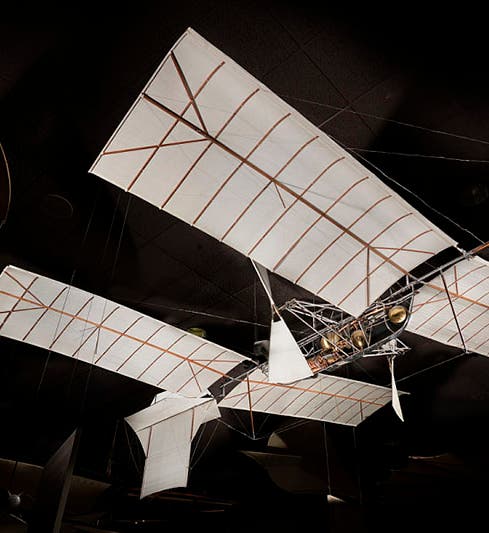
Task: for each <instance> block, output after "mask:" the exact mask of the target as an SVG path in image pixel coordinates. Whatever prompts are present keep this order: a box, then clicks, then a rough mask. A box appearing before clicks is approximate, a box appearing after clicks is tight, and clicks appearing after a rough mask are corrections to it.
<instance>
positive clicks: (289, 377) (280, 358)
mask: <svg viewBox="0 0 489 533" xmlns="http://www.w3.org/2000/svg"><path fill="white" fill-rule="evenodd" d="M251 262H252V264H253V267H254V268H255V270H256V273H257V275H258V279H259V280H260V282H261V284H262V285H263V288H264V289H265V292H266V294H267V296H268V299H269V300H270V306H271V308H272V324H271V328H270V349H269V353H268V380H269V381H270V382H271V383H291V382H293V381H297V380H299V379H304V378H307V377H311V376H312V375H313V372H312V371H311V369H310V367H309V365H308V363H307V361H306V358H305V357H304V354H303V353H302V351H301V349H300V348H299V345H298V344H297V342H296V340H295V339H294V336H293V335H292V333H291V331H290V329H289V327H288V326H287V324H286V323H285V321H284V319H283V318H282V316H281V315H280V312H279V310H278V308H277V306H276V304H275V302H274V300H273V296H272V288H271V285H270V278H269V277H268V272H267V270H266V268H265V267H263V266H262V265H260V264H258V263H256V262H255V261H253V260H251Z"/></svg>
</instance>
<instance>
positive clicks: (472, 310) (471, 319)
mask: <svg viewBox="0 0 489 533" xmlns="http://www.w3.org/2000/svg"><path fill="white" fill-rule="evenodd" d="M443 276H444V277H445V283H446V285H447V289H448V294H447V292H446V290H445V287H444V284H443V280H442V278H441V276H437V277H436V278H434V279H433V280H431V281H430V282H429V283H426V284H425V285H424V286H423V287H422V288H421V289H420V290H419V292H418V293H416V294H415V296H414V302H413V310H412V314H411V318H410V319H409V322H408V324H407V327H406V329H407V330H408V331H412V332H413V333H418V334H420V335H423V336H425V337H428V338H430V339H434V340H436V341H439V342H442V343H444V344H448V345H450V346H458V347H459V348H464V342H465V346H466V347H467V350H471V351H473V352H477V353H479V354H482V355H489V263H488V262H487V261H485V260H484V259H482V258H480V257H472V258H469V259H464V260H462V261H461V262H459V263H457V264H455V265H454V266H452V267H450V268H449V269H447V270H446V271H444V272H443ZM450 300H451V304H452V305H453V308H454V311H455V315H456V316H457V320H455V316H454V313H453V311H452V307H451V305H450ZM457 322H458V326H457ZM459 328H460V332H461V333H462V335H463V340H464V342H462V338H461V336H460V332H459Z"/></svg>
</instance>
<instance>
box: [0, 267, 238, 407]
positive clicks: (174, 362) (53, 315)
mask: <svg viewBox="0 0 489 533" xmlns="http://www.w3.org/2000/svg"><path fill="white" fill-rule="evenodd" d="M0 335H3V336H5V337H10V338H12V339H16V340H20V341H24V342H27V343H29V344H34V345H36V346H40V347H42V348H46V349H49V350H53V351H55V352H58V353H61V354H64V355H68V356H70V357H74V358H77V359H81V360H82V361H86V362H87V363H92V364H94V365H97V366H100V367H102V368H106V369H107V370H112V371H113V372H117V373H119V374H122V375H124V376H129V377H131V378H134V379H137V380H139V381H143V382H145V383H150V384H151V385H155V386H157V387H160V388H162V389H167V390H170V391H172V392H176V393H181V394H184V395H185V396H195V397H197V396H201V395H202V394H203V393H205V391H206V390H207V388H208V387H209V386H210V385H212V383H214V382H215V381H217V380H218V379H220V378H221V377H222V376H223V375H225V374H226V373H227V372H229V370H231V369H232V368H234V367H235V366H236V365H237V364H239V363H240V362H242V361H244V360H246V359H247V358H246V357H243V356H242V355H239V354H238V353H236V352H233V351H231V350H226V349H225V348H223V347H222V346H218V345H217V344H214V343H212V342H209V341H207V340H205V339H202V338H200V337H197V336H195V335H192V334H191V333H187V332H185V331H183V330H181V329H178V328H176V327H174V326H170V325H169V324H166V323H164V322H161V321H158V320H155V319H154V318H151V317H149V316H146V315H143V314H141V313H138V312H137V311H134V310H133V309H129V308H127V307H124V306H122V305H118V304H116V303H115V302H111V301H110V300H106V299H105V298H101V297H100V296H95V295H93V294H90V293H88V292H85V291H82V290H80V289H77V288H75V287H71V286H69V285H66V284H65V283H60V282H58V281H54V280H52V279H49V278H46V277H43V276H38V275H36V274H34V273H32V272H27V271H26V270H21V269H19V268H15V267H12V266H9V267H6V268H5V270H4V271H3V272H2V274H1V275H0Z"/></svg>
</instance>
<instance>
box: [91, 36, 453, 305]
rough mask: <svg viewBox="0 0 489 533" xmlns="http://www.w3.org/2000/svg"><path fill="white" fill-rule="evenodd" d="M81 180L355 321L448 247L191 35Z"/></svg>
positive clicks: (380, 186)
mask: <svg viewBox="0 0 489 533" xmlns="http://www.w3.org/2000/svg"><path fill="white" fill-rule="evenodd" d="M291 74H292V75H294V73H291ZM91 171H92V172H93V173H95V174H97V175H98V176H101V177H102V178H104V179H106V180H108V181H110V182H111V183H114V184H116V185H118V186H119V187H121V188H123V189H125V190H127V191H130V192H132V193H133V194H135V195H136V196H139V197H141V198H144V199H145V200H147V201H148V202H150V203H152V204H154V205H156V206H158V207H160V208H161V209H164V210H165V211H168V212H169V213H171V214H172V215H175V216H176V217H178V218H180V219H181V220H184V221H185V222H187V223H188V224H191V225H194V226H196V227H197V228H199V229H201V230H202V231H204V232H206V233H208V234H210V235H212V236H213V237H215V238H216V239H218V240H220V241H223V242H224V243H226V244H228V245H229V246H231V247H233V248H235V249H236V250H238V251H239V252H241V253H242V254H245V255H246V256H249V257H251V258H253V259H255V260H256V261H258V262H259V263H261V264H262V265H264V266H265V267H266V268H267V269H268V270H270V271H273V272H277V273H278V274H280V275H282V276H284V277H285V278H287V279H288V280H290V281H292V282H294V283H296V284H298V285H301V286H302V287H305V288H306V289H308V290H309V291H311V292H313V293H314V294H317V295H319V296H320V297H322V298H323V299H325V300H327V301H329V302H331V303H333V304H335V305H337V306H339V307H341V308H343V309H344V310H346V311H348V312H349V313H351V314H353V315H359V314H360V313H361V312H362V311H363V310H364V309H365V308H366V307H367V306H368V305H369V304H370V303H371V302H372V301H374V300H375V298H377V297H378V296H379V295H380V294H382V293H383V292H384V291H385V290H386V289H387V288H388V287H389V286H390V285H391V284H392V283H394V282H395V281H396V280H398V279H399V278H400V277H401V276H402V275H403V274H405V273H406V272H408V271H410V270H412V269H413V268H414V267H415V266H417V265H418V264H420V263H422V262H424V261H425V260H426V259H429V258H430V256H431V255H433V254H435V253H437V252H439V251H440V250H442V249H444V248H446V247H448V246H451V245H453V244H454V242H453V241H452V240H451V239H450V238H448V237H447V236H446V235H445V234H444V233H442V232H441V231H440V230H439V229H438V228H436V227H435V226H433V225H432V224H431V223H430V222H429V221H428V220H427V219H426V218H424V217H423V216H422V215H421V214H420V213H419V212H417V211H416V210H415V209H413V207H411V206H410V205H409V204H408V203H406V202H405V201H403V200H402V199H401V197H400V196H398V195H397V194H396V193H395V192H394V191H393V190H391V189H390V188H389V187H387V186H386V185H384V184H383V183H382V182H381V181H380V180H379V179H378V178H377V177H375V176H374V175H372V174H371V173H370V172H369V171H368V170H367V169H366V168H365V167H363V166H362V165H361V164H360V163H359V162H358V161H356V160H355V159H354V158H353V157H352V156H351V155H349V154H348V153H347V152H346V151H345V150H343V149H342V148H340V147H339V146H338V145H337V144H336V143H335V142H334V141H332V140H331V139H330V138H329V137H328V136H327V135H326V134H325V133H324V132H322V131H321V130H319V129H318V128H316V127H315V126H314V125H313V124H311V123H310V122H308V121H307V120H306V119H305V118H304V117H303V116H301V115H300V114H299V113H298V112H297V111H296V110H295V109H293V108H292V107H291V106H289V105H288V104H287V103H285V102H284V101H283V100H281V99H280V98H279V97H278V96H277V95H275V94H274V93H272V92H271V91H270V90H269V89H268V88H267V87H266V86H265V85H263V84H262V83H260V82H259V81H258V80H256V79H255V78H253V77H252V76H251V75H250V74H249V73H248V72H246V71H245V70H243V69H242V68H241V67H240V66H239V65H237V64H236V63H235V62H234V61H233V60H232V59H230V58H229V57H227V56H226V55H225V54H223V53H222V52H221V51H220V50H218V49H217V48H215V47H214V46H212V45H211V44H210V43H208V42H207V41H206V40H205V39H203V38H202V37H200V36H199V35H198V34H196V33H195V32H194V31H193V30H191V29H189V30H187V31H186V32H185V33H184V35H183V36H182V37H181V38H180V39H179V40H178V42H177V43H176V44H175V46H174V47H173V48H172V50H171V51H170V53H169V54H168V55H167V57H166V58H165V59H164V61H163V62H162V63H161V65H160V66H159V68H158V69H157V71H156V73H155V74H154V76H153V77H152V78H151V80H150V81H149V83H148V84H147V85H146V87H145V88H144V90H143V91H142V93H141V95H140V97H139V98H138V99H137V101H136V102H135V103H134V105H133V106H132V108H131V109H130V110H129V112H128V114H127V115H126V117H125V118H124V120H123V121H122V123H121V124H120V126H119V127H118V128H117V130H116V132H115V133H114V135H113V136H112V138H111V139H110V140H109V142H108V143H107V145H106V146H105V148H104V149H103V151H102V152H101V154H100V155H99V157H98V158H97V160H96V161H95V163H94V164H93V166H92V168H91Z"/></svg>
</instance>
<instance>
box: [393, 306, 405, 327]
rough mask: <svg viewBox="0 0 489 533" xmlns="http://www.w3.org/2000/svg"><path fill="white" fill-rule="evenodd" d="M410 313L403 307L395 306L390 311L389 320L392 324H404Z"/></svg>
mask: <svg viewBox="0 0 489 533" xmlns="http://www.w3.org/2000/svg"><path fill="white" fill-rule="evenodd" d="M407 315H408V312H407V309H406V308H405V307H404V306H403V305H395V306H394V307H391V308H390V309H389V311H388V317H389V320H390V321H391V322H392V324H396V325H397V324H402V323H403V322H404V321H405V320H406V318H407Z"/></svg>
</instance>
